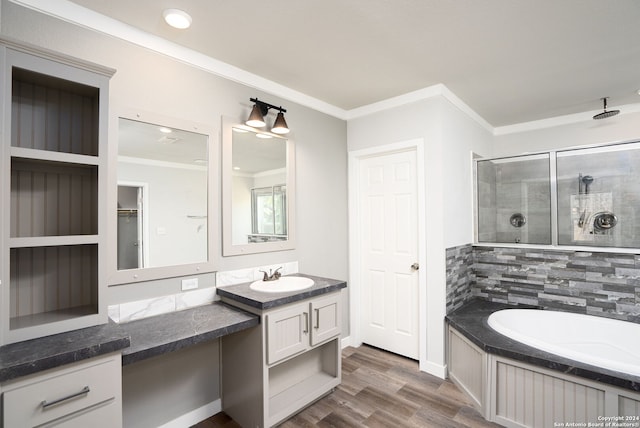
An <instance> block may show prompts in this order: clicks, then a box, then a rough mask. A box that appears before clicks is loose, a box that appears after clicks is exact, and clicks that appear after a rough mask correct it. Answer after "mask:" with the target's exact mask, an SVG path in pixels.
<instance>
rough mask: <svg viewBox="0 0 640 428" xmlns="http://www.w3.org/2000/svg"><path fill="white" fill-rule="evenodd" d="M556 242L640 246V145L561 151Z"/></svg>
mask: <svg viewBox="0 0 640 428" xmlns="http://www.w3.org/2000/svg"><path fill="white" fill-rule="evenodd" d="M556 169H557V172H556V175H557V186H558V187H557V188H558V244H559V245H585V246H606V247H620V248H638V247H640V221H638V219H639V215H640V144H638V143H633V144H618V145H614V146H605V147H598V148H588V149H576V150H566V151H559V152H558V153H557V161H556Z"/></svg>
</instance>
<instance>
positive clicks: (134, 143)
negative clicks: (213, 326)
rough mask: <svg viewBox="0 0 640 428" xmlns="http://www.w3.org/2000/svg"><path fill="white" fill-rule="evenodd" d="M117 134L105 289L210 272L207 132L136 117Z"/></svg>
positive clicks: (210, 183) (122, 124)
mask: <svg viewBox="0 0 640 428" xmlns="http://www.w3.org/2000/svg"><path fill="white" fill-rule="evenodd" d="M117 135H118V150H117V156H116V162H115V165H116V167H115V175H116V177H117V178H116V191H115V196H113V197H112V199H115V201H114V202H115V203H111V204H110V206H111V207H112V210H113V213H112V215H113V218H115V221H114V222H112V223H110V225H111V227H110V229H111V230H117V236H116V238H115V243H114V245H112V247H113V249H114V250H115V253H116V254H115V255H114V257H113V259H114V261H113V262H112V269H111V272H112V275H111V278H110V281H109V283H110V285H113V284H120V283H129V282H132V281H141V280H151V279H158V278H167V277H172V276H179V275H190V274H197V273H204V272H210V271H213V258H212V239H211V237H210V231H211V230H213V229H212V228H213V226H212V225H214V224H215V223H212V214H213V213H214V210H213V208H212V200H213V198H212V197H210V192H212V191H214V189H215V186H214V184H213V176H214V175H215V173H216V171H215V170H216V168H215V166H213V167H212V165H216V164H217V162H213V159H214V157H213V155H212V153H213V152H215V149H214V148H212V142H211V138H210V135H211V134H210V132H207V130H206V129H205V128H204V127H202V126H197V125H192V124H185V123H176V122H175V121H172V120H170V119H166V118H158V117H152V116H151V115H149V114H145V115H142V114H140V113H138V114H135V115H133V116H123V117H119V118H118V131H117ZM112 251H113V250H112Z"/></svg>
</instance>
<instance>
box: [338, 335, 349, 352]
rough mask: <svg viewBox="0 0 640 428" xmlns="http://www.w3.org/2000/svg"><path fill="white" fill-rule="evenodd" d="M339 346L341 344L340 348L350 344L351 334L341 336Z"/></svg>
mask: <svg viewBox="0 0 640 428" xmlns="http://www.w3.org/2000/svg"><path fill="white" fill-rule="evenodd" d="M340 346H342V349H344V348H347V347H349V346H351V336H347V337H343V338H342V340H341V341H340Z"/></svg>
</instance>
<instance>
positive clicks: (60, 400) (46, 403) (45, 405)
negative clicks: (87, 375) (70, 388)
mask: <svg viewBox="0 0 640 428" xmlns="http://www.w3.org/2000/svg"><path fill="white" fill-rule="evenodd" d="M89 391H91V390H90V389H89V387H88V386H85V387H84V388H82V391H78V392H76V393H74V394H71V395H67V396H66V397H62V398H58V399H57V400H53V401H47V400H44V401H43V402H42V403H40V404H41V405H42V409H43V410H46V409H48V408H49V407H51V406H55V405H57V404H62V403H63V402H65V401H68V400H72V399H74V398H77V397H80V396H81V395H85V394H88V393H89Z"/></svg>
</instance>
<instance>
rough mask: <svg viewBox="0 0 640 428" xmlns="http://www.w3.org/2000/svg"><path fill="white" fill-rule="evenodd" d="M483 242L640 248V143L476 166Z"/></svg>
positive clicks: (481, 162) (479, 232)
mask: <svg viewBox="0 0 640 428" xmlns="http://www.w3.org/2000/svg"><path fill="white" fill-rule="evenodd" d="M475 169H476V200H477V204H476V213H477V223H476V233H477V242H478V243H498V244H500V243H510V244H542V245H547V244H552V245H557V246H578V247H579V246H591V247H613V248H620V249H625V248H640V142H634V143H624V144H612V145H606V146H600V147H589V148H580V149H569V150H558V151H553V152H548V153H542V154H536V155H527V156H516V157H509V158H500V159H488V160H478V161H476V165H475Z"/></svg>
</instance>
